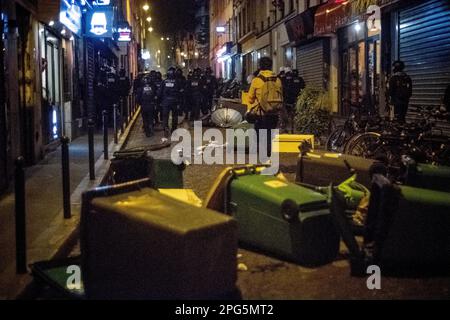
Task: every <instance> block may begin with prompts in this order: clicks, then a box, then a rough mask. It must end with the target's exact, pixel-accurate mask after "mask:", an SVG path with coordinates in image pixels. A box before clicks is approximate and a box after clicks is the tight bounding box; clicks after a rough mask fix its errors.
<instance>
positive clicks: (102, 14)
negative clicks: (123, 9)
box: [86, 7, 114, 38]
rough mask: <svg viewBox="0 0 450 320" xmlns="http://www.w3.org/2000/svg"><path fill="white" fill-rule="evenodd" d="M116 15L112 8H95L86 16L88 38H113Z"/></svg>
mask: <svg viewBox="0 0 450 320" xmlns="http://www.w3.org/2000/svg"><path fill="white" fill-rule="evenodd" d="M113 24H114V13H113V10H112V8H110V7H108V8H106V7H105V8H101V7H98V8H95V9H94V10H91V11H88V12H87V14H86V36H87V37H94V38H112V37H113Z"/></svg>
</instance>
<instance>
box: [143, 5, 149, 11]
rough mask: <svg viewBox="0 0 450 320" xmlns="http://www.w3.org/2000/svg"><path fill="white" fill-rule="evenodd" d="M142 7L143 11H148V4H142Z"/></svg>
mask: <svg viewBox="0 0 450 320" xmlns="http://www.w3.org/2000/svg"><path fill="white" fill-rule="evenodd" d="M142 9H144V11H148V10H149V9H150V6H149V5H148V4H147V3H146V4H144V6H143V7H142Z"/></svg>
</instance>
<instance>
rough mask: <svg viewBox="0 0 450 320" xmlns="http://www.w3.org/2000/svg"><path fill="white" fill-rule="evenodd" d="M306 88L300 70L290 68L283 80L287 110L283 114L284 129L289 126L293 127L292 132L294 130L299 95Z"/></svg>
mask: <svg viewBox="0 0 450 320" xmlns="http://www.w3.org/2000/svg"><path fill="white" fill-rule="evenodd" d="M304 88H305V81H304V80H303V78H302V77H300V76H299V74H298V70H292V71H290V70H288V72H287V73H286V75H285V78H284V82H283V94H284V97H283V98H284V106H285V108H284V109H285V110H284V111H283V115H282V121H283V124H282V127H283V128H282V129H283V131H287V128H288V126H290V128H291V133H293V131H294V122H293V119H294V116H295V105H296V104H297V97H298V96H299V94H300V92H301V91H302V90H303V89H304Z"/></svg>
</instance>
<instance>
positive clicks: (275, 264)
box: [74, 122, 450, 300]
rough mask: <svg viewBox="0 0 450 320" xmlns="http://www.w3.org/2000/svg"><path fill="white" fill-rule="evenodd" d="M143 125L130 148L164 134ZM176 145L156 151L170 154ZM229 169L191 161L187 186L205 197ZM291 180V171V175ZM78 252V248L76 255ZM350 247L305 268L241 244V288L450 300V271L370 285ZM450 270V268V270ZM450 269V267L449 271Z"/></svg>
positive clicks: (255, 292)
mask: <svg viewBox="0 0 450 320" xmlns="http://www.w3.org/2000/svg"><path fill="white" fill-rule="evenodd" d="M141 126H142V124H141V123H139V122H138V123H137V126H136V127H135V128H134V131H133V132H132V135H131V138H130V140H129V143H128V147H130V148H131V147H138V146H146V145H150V144H155V143H158V142H160V139H161V133H160V132H158V133H157V136H156V137H153V138H151V139H150V138H146V137H145V135H144V134H143V132H142V129H141ZM170 152H171V149H165V150H162V151H159V152H155V153H154V154H153V156H154V157H156V158H167V157H169V156H170ZM282 162H283V164H287V163H290V164H295V157H287V158H283V159H282ZM224 168H225V166H221V165H214V166H208V165H191V166H189V167H188V168H187V169H186V172H185V186H186V188H192V189H193V190H194V191H195V192H196V193H197V195H198V196H199V197H200V198H202V199H205V197H206V195H207V193H208V191H209V189H210V188H211V186H212V184H213V182H214V180H215V178H216V177H217V175H218V174H219V173H220V172H221V171H222V170H223V169H224ZM286 176H287V178H288V179H290V180H292V179H293V178H294V176H293V175H292V174H286ZM77 253H78V249H75V251H74V254H77ZM347 258H348V252H347V250H346V248H345V246H344V245H343V244H341V250H340V254H339V257H338V258H337V259H336V261H334V262H333V263H331V264H329V265H326V266H323V267H320V268H314V269H311V268H305V267H302V266H299V265H296V264H293V263H289V262H287V261H283V260H280V259H277V258H276V257H272V256H270V255H269V254H267V253H261V252H255V251H254V250H248V249H243V248H241V249H240V250H239V263H240V264H241V268H240V269H241V270H240V271H239V279H238V287H239V288H240V290H241V292H242V296H243V298H244V299H249V300H253V299H276V300H278V299H283V300H303V299H320V300H322V299H345V300H347V299H350V300H353V299H394V300H398V299H400V300H401V299H449V298H450V276H449V277H429V278H395V277H384V276H383V277H382V281H381V290H369V289H368V287H367V279H366V278H354V277H351V276H350V266H349V263H348V260H347ZM449 271H450V270H449ZM449 273H450V272H449Z"/></svg>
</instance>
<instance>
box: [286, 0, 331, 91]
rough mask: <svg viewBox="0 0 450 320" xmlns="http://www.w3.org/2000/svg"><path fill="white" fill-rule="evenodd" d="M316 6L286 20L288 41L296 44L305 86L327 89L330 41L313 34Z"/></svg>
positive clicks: (300, 71) (298, 61) (296, 65)
mask: <svg viewBox="0 0 450 320" xmlns="http://www.w3.org/2000/svg"><path fill="white" fill-rule="evenodd" d="M317 8H318V7H313V8H310V9H308V10H306V11H304V12H302V13H301V14H299V15H297V16H296V17H294V18H293V19H291V20H289V21H287V22H286V29H287V34H288V37H289V41H290V42H291V43H293V44H294V45H295V46H296V59H295V60H296V63H295V68H296V69H298V71H299V75H300V76H301V77H302V78H303V80H305V83H306V85H307V86H311V87H314V88H318V89H325V90H327V89H328V87H329V74H330V71H329V70H330V61H329V60H330V48H329V47H330V44H329V43H330V41H329V39H328V38H326V37H322V36H320V35H319V36H314V15H315V13H316V10H317Z"/></svg>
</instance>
